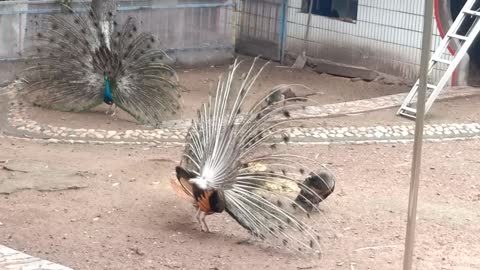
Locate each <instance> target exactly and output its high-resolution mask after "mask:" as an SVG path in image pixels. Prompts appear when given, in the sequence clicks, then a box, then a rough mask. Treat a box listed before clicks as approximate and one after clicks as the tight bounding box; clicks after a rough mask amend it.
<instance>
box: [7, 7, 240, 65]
mask: <svg viewBox="0 0 480 270" xmlns="http://www.w3.org/2000/svg"><path fill="white" fill-rule="evenodd" d="M88 2H89V1H75V5H74V8H75V9H77V8H78V7H79V6H85V5H88V4H89V3H88ZM178 2H179V1H172V0H166V1H165V0H159V1H155V0H140V1H121V0H120V1H118V4H119V5H118V11H119V12H118V14H117V19H118V20H119V21H122V20H124V19H126V18H127V17H128V16H132V17H135V18H136V19H137V20H138V22H140V25H139V31H144V32H151V33H153V34H154V35H156V36H157V37H158V38H159V40H160V41H161V43H162V47H163V48H164V49H166V50H167V51H169V52H170V53H173V54H174V57H176V58H177V62H180V63H186V64H196V63H199V62H205V61H207V62H209V61H215V60H220V59H223V58H231V56H232V54H233V50H234V42H235V40H234V27H233V26H234V22H233V20H232V18H233V12H234V9H233V6H234V4H233V3H232V2H231V1H218V0H210V1H181V2H180V3H178ZM60 12H62V11H61V7H60V5H58V4H57V3H56V1H54V0H49V1H35V2H31V1H5V2H0V33H1V35H0V60H8V59H18V58H25V57H28V56H30V55H29V52H30V50H29V48H30V47H31V46H32V45H33V43H32V39H31V38H29V37H30V36H32V35H34V34H35V33H36V31H39V30H40V27H41V26H40V25H38V21H41V19H42V17H45V16H46V15H48V14H56V13H60ZM200 51H201V53H200Z"/></svg>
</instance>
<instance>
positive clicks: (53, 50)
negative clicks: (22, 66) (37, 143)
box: [22, 1, 180, 126]
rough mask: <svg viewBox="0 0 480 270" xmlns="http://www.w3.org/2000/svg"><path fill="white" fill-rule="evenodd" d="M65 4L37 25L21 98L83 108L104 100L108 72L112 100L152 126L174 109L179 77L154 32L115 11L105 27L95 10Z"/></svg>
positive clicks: (45, 104)
mask: <svg viewBox="0 0 480 270" xmlns="http://www.w3.org/2000/svg"><path fill="white" fill-rule="evenodd" d="M97 2H98V1H97ZM64 8H65V9H67V10H69V11H70V14H55V15H49V16H47V19H46V20H45V21H43V22H40V23H39V24H38V25H39V26H40V30H39V31H38V32H36V34H35V37H34V39H35V40H36V42H37V43H38V44H37V46H36V51H35V53H36V55H37V56H38V57H39V59H38V61H37V63H36V64H35V65H33V66H31V67H30V68H28V69H27V70H26V71H25V73H24V76H25V77H26V81H27V82H28V83H27V84H26V85H25V87H24V89H23V91H22V93H23V94H24V95H23V96H24V97H26V98H27V99H28V100H30V101H31V102H33V103H34V104H37V105H40V106H43V107H50V108H53V109H57V110H62V111H75V112H79V111H85V110H88V109H90V108H92V107H95V106H97V105H99V104H101V103H102V101H103V94H104V92H103V89H104V76H108V77H109V79H110V82H111V86H112V87H111V88H112V94H113V101H114V103H116V105H118V106H119V107H120V108H122V109H123V110H125V111H127V112H128V113H129V114H131V115H132V116H133V117H134V118H136V119H137V120H138V121H140V122H142V123H149V124H151V125H155V126H156V125H158V124H159V122H160V121H162V120H164V119H166V118H169V117H170V116H171V115H174V114H177V113H178V111H179V110H180V104H179V93H178V91H177V87H178V78H177V76H176V73H175V71H174V70H173V69H172V68H171V67H170V66H168V65H167V64H165V63H164V59H165V58H167V57H168V56H167V55H166V53H165V52H164V51H163V50H161V49H159V48H158V47H159V45H158V40H157V39H156V38H155V37H154V36H153V35H151V34H148V33H140V32H139V30H138V26H137V23H136V21H135V20H134V19H133V18H131V17H130V18H128V19H127V20H126V21H125V22H124V23H123V24H122V25H120V24H118V23H117V22H116V21H114V13H111V12H109V13H107V14H106V15H105V14H104V15H103V16H102V17H103V19H105V17H106V19H108V20H111V21H113V25H112V29H111V31H106V30H105V29H104V28H103V27H102V24H103V23H104V22H103V21H101V20H100V19H99V18H98V16H99V15H97V14H96V13H95V12H94V10H91V9H87V12H86V13H76V12H75V11H74V10H73V9H72V8H70V7H68V6H64ZM107 41H108V42H107Z"/></svg>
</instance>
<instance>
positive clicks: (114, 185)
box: [112, 183, 120, 187]
mask: <svg viewBox="0 0 480 270" xmlns="http://www.w3.org/2000/svg"><path fill="white" fill-rule="evenodd" d="M118 185H120V183H113V184H112V187H116V186H118Z"/></svg>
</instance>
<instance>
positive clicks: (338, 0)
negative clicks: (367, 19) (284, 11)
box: [302, 0, 358, 23]
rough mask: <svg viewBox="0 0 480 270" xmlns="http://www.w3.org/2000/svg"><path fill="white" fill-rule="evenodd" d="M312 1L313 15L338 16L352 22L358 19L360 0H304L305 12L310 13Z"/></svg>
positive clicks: (303, 8)
mask: <svg viewBox="0 0 480 270" xmlns="http://www.w3.org/2000/svg"><path fill="white" fill-rule="evenodd" d="M310 3H313V7H312V14H313V15H320V16H326V17H330V18H336V19H338V20H342V21H346V22H351V23H354V22H355V21H356V20H357V10H358V0H302V12H303V13H308V10H309V8H310Z"/></svg>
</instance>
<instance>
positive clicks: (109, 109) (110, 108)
mask: <svg viewBox="0 0 480 270" xmlns="http://www.w3.org/2000/svg"><path fill="white" fill-rule="evenodd" d="M112 106H113V103H112V104H111V105H110V107H108V110H107V111H106V112H105V114H107V115H108V114H110V111H111V110H112Z"/></svg>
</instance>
